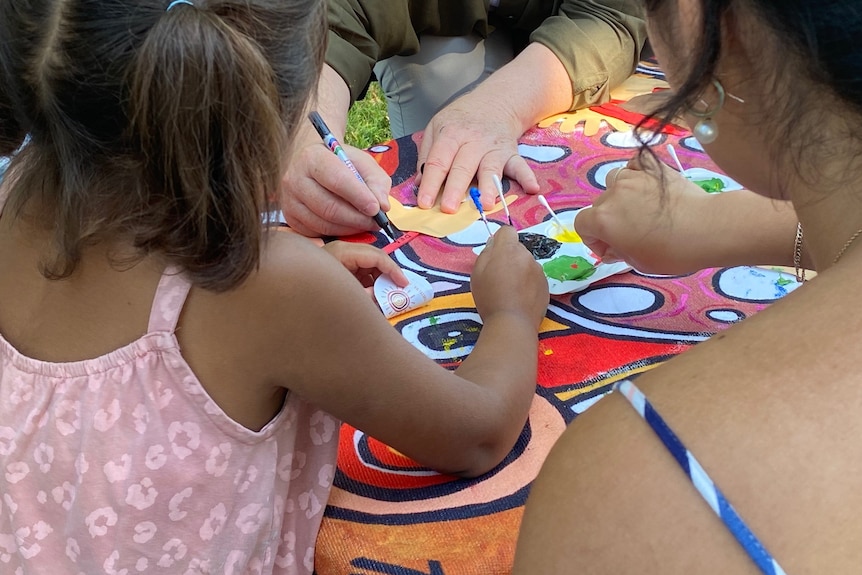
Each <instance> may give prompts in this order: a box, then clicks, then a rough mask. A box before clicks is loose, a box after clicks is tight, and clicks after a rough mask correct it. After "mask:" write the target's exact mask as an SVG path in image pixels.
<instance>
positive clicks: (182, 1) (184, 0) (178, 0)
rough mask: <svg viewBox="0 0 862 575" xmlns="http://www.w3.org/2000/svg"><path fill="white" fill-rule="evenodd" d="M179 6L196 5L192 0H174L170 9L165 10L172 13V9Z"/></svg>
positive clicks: (169, 6) (169, 5)
mask: <svg viewBox="0 0 862 575" xmlns="http://www.w3.org/2000/svg"><path fill="white" fill-rule="evenodd" d="M177 4H188V5H189V6H194V3H193V2H192V1H191V0H174V1H173V2H171V3H170V4H168V7H167V8H165V12H170V11H171V8H173V7H174V6H176V5H177Z"/></svg>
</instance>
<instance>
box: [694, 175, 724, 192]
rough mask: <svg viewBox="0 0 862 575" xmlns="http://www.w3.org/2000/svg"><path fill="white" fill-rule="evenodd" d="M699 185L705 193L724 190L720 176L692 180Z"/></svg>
mask: <svg viewBox="0 0 862 575" xmlns="http://www.w3.org/2000/svg"><path fill="white" fill-rule="evenodd" d="M692 181H693V182H694V183H695V184H697V185H698V186H700V187H701V188H702V189H703V191H704V192H706V193H707V194H715V193H718V192H723V191H724V182H723V181H722V179H721V178H709V179H708V180H692Z"/></svg>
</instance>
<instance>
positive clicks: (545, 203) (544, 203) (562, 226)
mask: <svg viewBox="0 0 862 575" xmlns="http://www.w3.org/2000/svg"><path fill="white" fill-rule="evenodd" d="M538 197H539V203H540V204H542V206H543V207H544V208H545V209H546V210H548V213H549V214H551V217H552V218H554V221H555V222H556V223H557V225H558V226H560V229H561V230H563V231H565V229H566V225H565V224H564V223H563V222H562V220H560V218H559V217H557V212H555V211H554V210H552V209H551V206H550V204H548V200H546V199H545V196H543V195H541V194H539V196H538Z"/></svg>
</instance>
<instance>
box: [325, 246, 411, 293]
mask: <svg viewBox="0 0 862 575" xmlns="http://www.w3.org/2000/svg"><path fill="white" fill-rule="evenodd" d="M323 249H325V250H326V251H327V252H329V254H330V255H332V256H333V257H335V259H337V260H338V261H339V262H341V265H343V266H344V267H345V268H347V270H348V271H349V272H350V273H352V274H353V275H354V276H356V279H357V280H359V283H361V284H362V286H363V287H371V286H373V285H374V280H376V279H377V278H378V277H379V276H380V275H381V274H385V275H388V276H389V277H390V278H392V281H393V282H395V285H398V286H400V287H405V286H406V285H407V284H408V283H410V282H409V281H408V280H407V276H405V275H404V271H403V270H402V269H401V268H400V267H398V264H396V263H395V260H393V259H392V258H391V257H389V255H388V254H386V253H385V252H384V251H383V250H381V249H378V248H375V247H374V246H371V245H368V244H356V243H351V242H341V241H335V242H329V243H328V244H326V245H324V246H323Z"/></svg>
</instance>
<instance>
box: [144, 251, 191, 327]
mask: <svg viewBox="0 0 862 575" xmlns="http://www.w3.org/2000/svg"><path fill="white" fill-rule="evenodd" d="M191 287H192V282H191V281H189V279H188V278H187V277H186V275H185V274H183V273H182V272H181V271H180V270H179V268H177V267H174V266H168V267H167V268H165V271H164V272H163V273H162V278H161V279H160V280H159V286H158V287H157V288H156V295H155V297H154V298H153V307H152V309H151V310H150V324H149V326H148V327H147V332H148V333H151V332H154V331H166V332H170V333H173V332H174V330H176V328H177V322H178V321H179V319H180V313H182V311H183V306H184V305H185V303H186V297H187V296H188V295H189V289H191Z"/></svg>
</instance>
